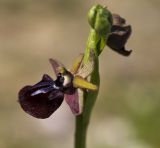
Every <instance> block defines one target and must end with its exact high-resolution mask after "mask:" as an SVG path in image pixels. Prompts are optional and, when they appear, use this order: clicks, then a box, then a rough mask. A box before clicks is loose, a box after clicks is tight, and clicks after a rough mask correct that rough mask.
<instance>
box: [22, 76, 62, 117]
mask: <svg viewBox="0 0 160 148" xmlns="http://www.w3.org/2000/svg"><path fill="white" fill-rule="evenodd" d="M57 79H58V81H57V80H56V81H53V79H52V78H51V77H49V76H48V75H46V74H45V75H44V76H43V78H42V80H41V81H40V82H39V83H37V84H35V85H33V86H25V87H24V88H22V89H21V90H20V91H19V103H20V105H21V107H22V109H23V110H24V111H25V112H26V113H28V114H30V115H31V116H33V117H36V118H41V119H44V118H48V117H49V116H50V115H51V114H52V113H53V112H54V111H55V110H57V109H58V108H59V106H60V105H61V104H62V102H63V99H64V94H63V92H62V91H61V85H62V83H63V82H62V83H61V81H60V80H62V79H60V78H57ZM62 81H63V80H62Z"/></svg>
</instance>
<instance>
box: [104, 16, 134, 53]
mask: <svg viewBox="0 0 160 148" xmlns="http://www.w3.org/2000/svg"><path fill="white" fill-rule="evenodd" d="M112 17H113V25H112V28H111V33H110V35H109V37H108V40H107V42H106V44H107V45H108V46H109V47H110V48H111V49H112V50H114V51H116V52H118V53H119V54H121V55H124V56H129V55H130V54H131V52H132V50H126V49H125V44H126V43H127V40H128V38H129V37H130V35H131V32H132V28H131V26H130V25H126V21H125V19H124V18H122V17H120V16H119V15H117V14H112Z"/></svg>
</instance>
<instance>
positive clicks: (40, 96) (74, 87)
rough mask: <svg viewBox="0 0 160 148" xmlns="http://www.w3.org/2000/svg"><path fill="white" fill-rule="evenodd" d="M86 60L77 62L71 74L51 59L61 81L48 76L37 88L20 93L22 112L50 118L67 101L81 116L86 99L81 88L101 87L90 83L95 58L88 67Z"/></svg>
mask: <svg viewBox="0 0 160 148" xmlns="http://www.w3.org/2000/svg"><path fill="white" fill-rule="evenodd" d="M82 59H83V55H81V56H80V57H79V58H78V59H77V60H76V62H75V64H74V65H73V67H72V69H71V71H68V70H67V69H66V68H65V67H64V66H63V65H62V64H61V63H60V62H58V61H56V60H54V59H50V63H51V65H52V67H53V70H54V72H55V74H56V77H57V79H56V80H55V81H54V80H53V79H52V78H51V77H50V76H48V75H47V74H45V75H43V78H42V80H41V81H40V82H38V83H36V84H35V85H32V86H25V87H23V88H22V89H21V90H20V91H19V94H18V98H19V100H18V101H19V103H20V105H21V107H22V109H23V110H24V111H25V112H26V113H28V114H30V115H31V116H33V117H36V118H41V119H44V118H48V117H49V116H50V115H52V113H53V112H54V111H56V110H57V109H58V108H59V107H60V105H61V104H62V102H63V100H64V98H65V100H66V102H67V104H68V105H69V107H70V109H71V111H72V112H73V114H75V115H79V114H81V113H82V110H83V98H81V97H80V96H79V93H78V92H79V91H78V88H81V89H88V90H92V91H95V90H97V86H95V85H94V84H92V83H89V82H88V81H87V80H86V78H87V77H88V76H89V75H90V74H91V72H92V71H93V64H94V63H93V60H94V59H93V57H92V58H91V59H92V60H91V61H90V62H89V63H88V64H86V65H82Z"/></svg>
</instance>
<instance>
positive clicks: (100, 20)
mask: <svg viewBox="0 0 160 148" xmlns="http://www.w3.org/2000/svg"><path fill="white" fill-rule="evenodd" d="M88 21H89V24H90V25H91V27H92V28H93V29H95V30H96V31H97V32H98V33H100V35H104V36H106V35H107V34H108V33H110V30H111V26H112V15H111V13H110V11H108V9H107V8H106V7H102V6H101V5H96V6H93V7H92V8H91V9H90V10H89V12H88Z"/></svg>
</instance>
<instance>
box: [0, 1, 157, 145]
mask: <svg viewBox="0 0 160 148" xmlns="http://www.w3.org/2000/svg"><path fill="white" fill-rule="evenodd" d="M97 3H100V4H103V5H107V6H108V8H109V9H110V10H111V11H112V12H114V13H118V14H120V15H121V16H122V17H124V18H126V20H127V22H128V23H130V24H131V25H132V28H133V34H132V36H131V38H130V39H129V42H128V44H127V47H128V48H129V49H130V48H131V49H133V53H132V54H131V56H130V57H128V58H126V57H123V56H120V55H118V54H117V53H115V52H113V51H111V50H110V49H108V48H107V47H106V48H105V50H104V51H103V53H102V55H101V57H100V73H101V88H100V93H99V97H98V99H97V102H96V105H95V108H94V112H93V116H92V120H91V124H90V127H89V134H88V148H159V147H160V68H159V64H160V58H159V56H160V51H159V49H160V1H159V0H152V1H151V0H141V1H139V0H121V1H120V0H110V1H109V0H99V1H98V0H89V1H82V0H79V1H75V0H45V1H43V0H34V1H33V0H0V148H64V147H65V148H73V134H74V116H73V115H72V113H71V111H70V109H69V107H68V106H67V105H66V103H65V102H63V105H62V106H61V107H60V108H59V109H58V110H57V111H56V112H55V113H54V114H53V115H52V116H51V117H50V118H49V119H46V120H38V119H35V118H33V117H31V116H29V115H27V114H26V113H24V112H23V111H22V109H21V108H20V106H19V104H18V102H17V93H18V91H19V89H20V88H21V87H22V86H24V85H26V84H34V83H36V82H38V81H39V80H40V79H41V77H42V75H43V74H44V73H48V74H49V75H51V76H52V77H53V78H55V76H54V73H53V71H52V69H51V66H50V65H49V62H48V58H50V57H53V58H54V57H56V59H59V60H60V61H61V62H62V63H65V65H66V66H67V67H70V66H71V64H72V61H73V60H74V58H75V57H76V56H77V55H78V54H79V53H80V52H83V51H84V48H85V44H86V39H87V36H88V33H89V25H88V22H87V17H86V14H87V12H88V10H89V8H90V7H91V6H92V5H93V4H97Z"/></svg>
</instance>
